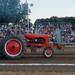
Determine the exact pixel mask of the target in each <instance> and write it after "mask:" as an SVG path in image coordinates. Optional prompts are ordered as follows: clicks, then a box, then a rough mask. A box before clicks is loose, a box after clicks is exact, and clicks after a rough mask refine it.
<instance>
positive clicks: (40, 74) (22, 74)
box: [0, 71, 75, 75]
mask: <svg viewBox="0 0 75 75" xmlns="http://www.w3.org/2000/svg"><path fill="white" fill-rule="evenodd" d="M0 75H75V72H74V71H72V72H68V71H67V72H66V71H60V72H59V71H19V72H17V71H14V72H12V71H7V72H5V71H2V72H1V71H0Z"/></svg>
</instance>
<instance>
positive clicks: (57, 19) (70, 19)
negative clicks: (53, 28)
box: [34, 16, 75, 31]
mask: <svg viewBox="0 0 75 75" xmlns="http://www.w3.org/2000/svg"><path fill="white" fill-rule="evenodd" d="M50 22H53V23H57V24H58V23H62V24H63V23H71V24H72V29H73V30H74V31H75V17H57V16H52V17H50V18H45V19H44V18H41V19H36V21H35V23H34V24H35V27H38V26H39V25H40V24H42V25H48V24H49V23H50Z"/></svg>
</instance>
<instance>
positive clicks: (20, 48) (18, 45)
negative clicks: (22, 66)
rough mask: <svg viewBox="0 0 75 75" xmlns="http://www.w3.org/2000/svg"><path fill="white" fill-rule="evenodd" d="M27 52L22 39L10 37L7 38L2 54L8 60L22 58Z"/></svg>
mask: <svg viewBox="0 0 75 75" xmlns="http://www.w3.org/2000/svg"><path fill="white" fill-rule="evenodd" d="M24 51H25V45H24V42H23V40H22V39H21V37H19V36H10V37H6V38H5V39H4V41H3V45H2V54H3V55H4V57H5V58H8V59H18V58H21V57H22V56H23V54H24Z"/></svg>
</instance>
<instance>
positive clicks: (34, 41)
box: [0, 33, 63, 59]
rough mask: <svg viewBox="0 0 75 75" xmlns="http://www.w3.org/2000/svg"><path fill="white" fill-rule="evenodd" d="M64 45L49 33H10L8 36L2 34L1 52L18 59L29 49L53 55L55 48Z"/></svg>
mask: <svg viewBox="0 0 75 75" xmlns="http://www.w3.org/2000/svg"><path fill="white" fill-rule="evenodd" d="M54 48H60V49H63V46H62V45H61V46H60V45H57V44H54V42H53V37H52V36H50V35H48V34H32V33H31V34H29V33H28V34H23V35H20V34H10V35H7V36H5V37H4V36H0V53H1V55H2V56H4V57H5V58H8V59H18V58H21V57H23V56H24V55H25V52H26V51H27V50H28V49H29V50H31V51H34V52H35V51H36V50H38V52H39V53H40V51H42V53H43V54H44V56H45V57H52V55H53V52H54V51H53V49H54Z"/></svg>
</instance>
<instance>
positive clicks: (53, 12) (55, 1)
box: [21, 0, 75, 23]
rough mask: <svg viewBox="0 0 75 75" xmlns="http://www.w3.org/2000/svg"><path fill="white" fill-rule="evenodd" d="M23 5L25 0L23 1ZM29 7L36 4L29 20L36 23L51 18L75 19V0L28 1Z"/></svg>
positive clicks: (32, 8)
mask: <svg viewBox="0 0 75 75" xmlns="http://www.w3.org/2000/svg"><path fill="white" fill-rule="evenodd" d="M21 2H22V3H24V2H25V0H21ZM28 3H29V5H30V4H31V3H33V4H34V6H33V7H30V9H31V11H32V13H31V14H30V16H29V18H30V19H31V22H32V23H34V22H35V20H36V19H41V18H50V17H51V16H57V17H65V16H69V17H70V16H74V17H75V0H28Z"/></svg>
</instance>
